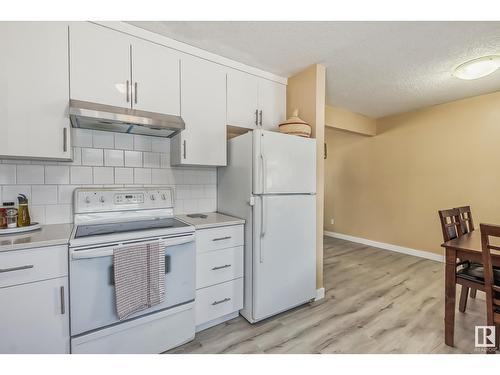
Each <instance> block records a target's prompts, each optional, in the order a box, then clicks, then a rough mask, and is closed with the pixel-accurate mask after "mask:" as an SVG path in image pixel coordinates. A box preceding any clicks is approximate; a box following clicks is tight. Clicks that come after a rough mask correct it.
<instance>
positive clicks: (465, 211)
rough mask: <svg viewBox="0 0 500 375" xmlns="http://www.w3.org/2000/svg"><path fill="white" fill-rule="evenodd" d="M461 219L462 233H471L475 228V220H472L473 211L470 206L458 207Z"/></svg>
mask: <svg viewBox="0 0 500 375" xmlns="http://www.w3.org/2000/svg"><path fill="white" fill-rule="evenodd" d="M457 210H458V213H459V216H458V218H459V220H460V228H461V229H462V233H463V234H465V233H469V232H472V231H473V230H474V221H473V220H472V212H471V210H470V206H463V207H457Z"/></svg>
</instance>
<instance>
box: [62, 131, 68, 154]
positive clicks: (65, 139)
mask: <svg viewBox="0 0 500 375" xmlns="http://www.w3.org/2000/svg"><path fill="white" fill-rule="evenodd" d="M63 151H64V152H66V151H68V128H63Z"/></svg>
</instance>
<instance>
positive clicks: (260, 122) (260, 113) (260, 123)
mask: <svg viewBox="0 0 500 375" xmlns="http://www.w3.org/2000/svg"><path fill="white" fill-rule="evenodd" d="M259 116H260V120H259V125H260V126H262V109H261V110H260V112H259Z"/></svg>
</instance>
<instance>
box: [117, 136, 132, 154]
mask: <svg viewBox="0 0 500 375" xmlns="http://www.w3.org/2000/svg"><path fill="white" fill-rule="evenodd" d="M115 149H117V150H133V149H134V136H133V135H132V134H123V133H115Z"/></svg>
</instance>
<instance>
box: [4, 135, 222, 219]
mask: <svg viewBox="0 0 500 375" xmlns="http://www.w3.org/2000/svg"><path fill="white" fill-rule="evenodd" d="M71 131H72V132H73V133H72V136H73V148H72V151H73V161H70V162H62V161H61V162H54V161H44V160H33V161H31V160H14V159H10V160H8V159H3V160H0V202H3V201H13V202H17V196H18V194H20V193H21V194H25V195H26V196H27V197H28V200H29V202H30V213H31V218H32V220H33V221H36V222H40V223H44V224H56V223H69V222H72V220H73V217H72V204H73V192H74V190H75V189H76V188H78V187H129V188H137V187H143V186H171V187H172V188H173V189H174V197H175V208H174V210H175V213H176V214H182V213H194V212H199V211H204V212H209V211H214V210H215V209H216V206H217V200H216V196H217V186H216V184H217V173H216V169H215V168H193V167H180V168H179V167H178V168H171V167H170V139H167V138H155V137H147V136H140V135H132V134H121V133H108V132H100V131H93V130H87V129H74V128H73V129H72V130H71ZM17 184H19V185H17Z"/></svg>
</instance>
